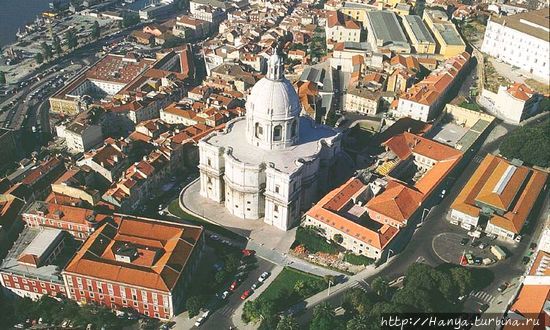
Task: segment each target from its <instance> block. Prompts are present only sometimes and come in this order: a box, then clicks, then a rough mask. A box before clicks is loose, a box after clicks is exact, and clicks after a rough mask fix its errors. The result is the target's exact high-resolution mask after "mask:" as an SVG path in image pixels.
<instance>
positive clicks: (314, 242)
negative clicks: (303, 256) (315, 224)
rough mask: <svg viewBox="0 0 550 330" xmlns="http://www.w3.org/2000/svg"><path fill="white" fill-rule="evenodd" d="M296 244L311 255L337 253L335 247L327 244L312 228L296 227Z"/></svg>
mask: <svg viewBox="0 0 550 330" xmlns="http://www.w3.org/2000/svg"><path fill="white" fill-rule="evenodd" d="M296 242H298V243H299V244H302V245H304V246H305V247H306V249H308V251H310V252H313V253H315V252H326V253H331V254H334V253H336V252H337V247H336V245H335V244H333V243H329V242H327V241H326V240H325V238H324V237H321V236H319V234H318V233H317V232H316V231H315V229H313V228H312V227H305V228H304V227H298V229H297V230H296Z"/></svg>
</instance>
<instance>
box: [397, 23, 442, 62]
mask: <svg viewBox="0 0 550 330" xmlns="http://www.w3.org/2000/svg"><path fill="white" fill-rule="evenodd" d="M402 18H403V19H402V22H403V27H404V28H405V32H407V35H408V37H409V39H410V40H411V46H412V47H413V49H414V51H415V53H417V54H435V51H436V46H437V44H436V42H435V40H434V38H433V37H432V35H431V34H430V31H429V30H428V28H427V27H426V25H425V24H424V22H422V19H421V18H420V16H417V15H406V16H403V17H402Z"/></svg>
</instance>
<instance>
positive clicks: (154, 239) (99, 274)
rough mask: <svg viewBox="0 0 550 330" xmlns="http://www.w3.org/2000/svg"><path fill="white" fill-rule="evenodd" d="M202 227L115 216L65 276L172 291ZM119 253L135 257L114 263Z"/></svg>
mask: <svg viewBox="0 0 550 330" xmlns="http://www.w3.org/2000/svg"><path fill="white" fill-rule="evenodd" d="M202 231H203V229H202V227H197V226H191V225H183V224H177V223H170V222H165V221H160V220H152V219H145V218H136V217H132V216H127V215H120V214H116V215H115V222H114V224H111V223H105V224H104V225H102V226H101V227H100V228H99V229H97V230H96V231H95V232H94V233H93V234H92V235H91V236H90V237H89V238H88V239H87V240H86V241H85V242H84V244H83V245H82V247H81V248H80V249H79V250H78V251H77V253H76V255H75V256H74V257H73V258H72V260H71V261H70V262H69V263H68V265H67V266H66V268H65V270H64V272H66V273H72V274H80V275H83V276H91V277H94V278H98V279H105V280H109V281H113V282H118V283H121V284H126V285H135V286H140V287H144V288H150V289H155V290H160V291H164V292H168V291H171V290H172V289H173V288H174V286H175V285H176V283H177V282H178V280H179V277H180V276H181V274H182V273H183V271H184V269H185V266H186V264H187V262H188V259H189V257H190V256H191V253H193V250H194V249H195V248H196V244H197V242H198V241H199V239H200V237H201V235H202ZM121 249H133V250H134V251H135V252H136V253H135V255H133V256H131V257H130V258H131V259H133V260H131V261H130V262H125V261H120V260H117V256H116V255H117V253H120V251H121Z"/></svg>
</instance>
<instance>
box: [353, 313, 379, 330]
mask: <svg viewBox="0 0 550 330" xmlns="http://www.w3.org/2000/svg"><path fill="white" fill-rule="evenodd" d="M376 328H377V327H376V325H374V324H373V322H372V321H371V320H370V319H369V318H368V317H367V316H366V315H357V316H355V317H353V318H352V319H350V320H349V321H348V322H347V323H346V330H366V329H376Z"/></svg>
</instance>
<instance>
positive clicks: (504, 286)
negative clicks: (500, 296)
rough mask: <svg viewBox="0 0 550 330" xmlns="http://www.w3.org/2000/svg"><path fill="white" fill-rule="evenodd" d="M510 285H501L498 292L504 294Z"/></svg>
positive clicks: (506, 283)
mask: <svg viewBox="0 0 550 330" xmlns="http://www.w3.org/2000/svg"><path fill="white" fill-rule="evenodd" d="M509 285H510V283H508V282H504V283H502V284H501V285H499V287H498V288H497V290H498V292H504V291H505V290H506V289H507V288H508V286H509Z"/></svg>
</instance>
